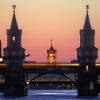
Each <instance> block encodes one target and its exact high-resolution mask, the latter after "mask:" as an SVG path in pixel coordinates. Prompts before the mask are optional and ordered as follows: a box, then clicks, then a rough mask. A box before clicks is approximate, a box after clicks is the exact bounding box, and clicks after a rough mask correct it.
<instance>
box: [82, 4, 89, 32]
mask: <svg viewBox="0 0 100 100" xmlns="http://www.w3.org/2000/svg"><path fill="white" fill-rule="evenodd" d="M86 10H87V11H86V12H87V14H86V18H85V23H84V27H83V29H85V30H89V29H91V24H90V19H89V15H88V10H89V5H86Z"/></svg>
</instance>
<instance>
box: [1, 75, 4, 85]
mask: <svg viewBox="0 0 100 100" xmlns="http://www.w3.org/2000/svg"><path fill="white" fill-rule="evenodd" d="M4 82H5V77H4V75H0V84H4Z"/></svg>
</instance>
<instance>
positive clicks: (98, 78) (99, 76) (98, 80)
mask: <svg viewBox="0 0 100 100" xmlns="http://www.w3.org/2000/svg"><path fill="white" fill-rule="evenodd" d="M97 83H98V84H100V75H98V77H97Z"/></svg>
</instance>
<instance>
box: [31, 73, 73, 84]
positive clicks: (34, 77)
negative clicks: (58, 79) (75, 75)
mask: <svg viewBox="0 0 100 100" xmlns="http://www.w3.org/2000/svg"><path fill="white" fill-rule="evenodd" d="M47 74H51V75H53V74H55V75H60V76H63V77H65V78H67V79H69V80H70V81H72V82H74V81H73V80H72V79H71V78H69V77H68V76H66V75H65V74H59V73H42V74H38V75H36V76H35V77H34V78H32V79H31V80H30V81H32V80H34V79H36V78H38V77H40V76H43V75H47Z"/></svg>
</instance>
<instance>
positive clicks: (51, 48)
mask: <svg viewBox="0 0 100 100" xmlns="http://www.w3.org/2000/svg"><path fill="white" fill-rule="evenodd" d="M50 50H54V48H53V44H52V39H51V47H50Z"/></svg>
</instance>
